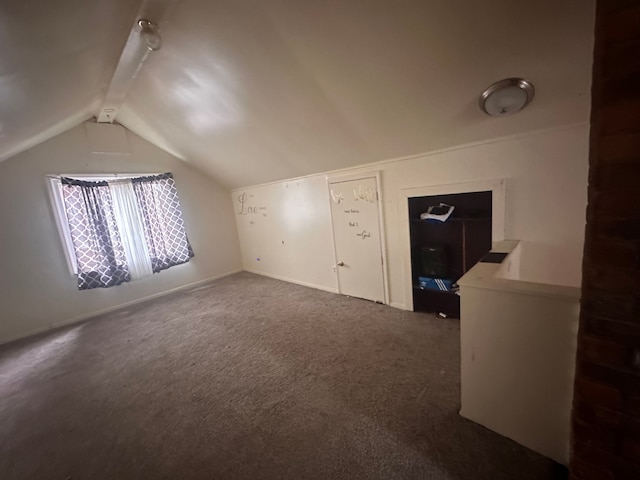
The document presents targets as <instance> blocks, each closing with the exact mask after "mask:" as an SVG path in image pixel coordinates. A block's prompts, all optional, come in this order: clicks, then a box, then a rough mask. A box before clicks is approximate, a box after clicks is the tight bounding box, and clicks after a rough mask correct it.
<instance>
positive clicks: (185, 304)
mask: <svg viewBox="0 0 640 480" xmlns="http://www.w3.org/2000/svg"><path fill="white" fill-rule="evenodd" d="M116 288H117V287H116ZM459 335H460V331H459V323H458V321H456V320H450V319H447V320H443V319H438V318H436V317H434V316H431V315H426V314H419V313H411V312H402V311H399V310H396V309H393V308H390V307H387V306H384V305H377V304H374V303H371V302H367V301H364V300H359V299H355V298H348V297H344V296H340V295H335V294H332V293H327V292H322V291H318V290H313V289H309V288H305V287H300V286H297V285H292V284H288V283H284V282H280V281H276V280H272V279H268V278H264V277H260V276H257V275H251V274H248V273H241V274H237V275H234V276H231V277H227V278H225V279H222V280H218V281H215V282H213V283H210V284H208V285H206V286H204V287H200V288H197V289H193V290H191V291H188V292H182V293H177V294H173V295H170V296H167V297H163V298H161V299H157V300H154V301H152V302H148V303H145V304H140V305H137V306H135V307H132V308H129V309H127V310H125V311H119V312H116V313H112V314H108V315H104V316H101V317H98V318H96V319H93V320H91V321H88V322H85V323H83V324H79V325H75V326H71V327H68V328H64V329H61V330H56V331H54V332H49V333H47V334H43V335H39V336H37V337H32V338H29V339H26V340H22V341H19V342H14V343H12V344H9V345H5V346H3V347H0V395H1V397H0V478H2V479H3V480H9V479H62V480H80V479H91V480H96V479H118V480H120V479H339V478H344V479H385V480H386V479H472V480H482V479H490V480H500V479H551V478H555V467H556V466H555V464H554V463H553V462H551V461H550V460H547V459H545V458H543V457H541V456H540V455H537V454H536V453H533V452H531V451H529V450H527V449H526V448H524V447H521V446H519V445H517V444H516V443H514V442H512V441H510V440H508V439H506V438H503V437H501V436H499V435H497V434H495V433H493V432H490V431H489V430H487V429H485V428H483V427H481V426H479V425H476V424H474V423H472V422H469V421H467V420H465V419H463V418H461V417H460V416H459V415H458V410H459V408H460V405H459V396H460V385H459V383H460V381H459V368H460V360H459V355H460V348H459Z"/></svg>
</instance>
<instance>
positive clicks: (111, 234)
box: [61, 177, 130, 290]
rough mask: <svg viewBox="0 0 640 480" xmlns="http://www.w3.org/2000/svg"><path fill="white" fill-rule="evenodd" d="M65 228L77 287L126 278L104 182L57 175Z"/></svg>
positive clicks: (109, 198)
mask: <svg viewBox="0 0 640 480" xmlns="http://www.w3.org/2000/svg"><path fill="white" fill-rule="evenodd" d="M61 183H62V194H63V199H64V204H65V210H66V213H67V220H68V222H69V230H70V233H71V239H72V241H73V247H74V250H75V253H76V257H77V261H78V289H80V290H88V289H91V288H98V287H113V286H114V285H120V284H121V283H123V282H128V281H129V280H130V276H129V269H128V268H127V261H126V258H125V253H124V249H123V247H122V241H121V239H120V233H119V231H118V227H117V225H116V222H115V219H114V215H113V201H112V198H111V192H110V189H109V185H108V184H107V182H88V181H81V180H74V179H71V178H64V177H63V178H61Z"/></svg>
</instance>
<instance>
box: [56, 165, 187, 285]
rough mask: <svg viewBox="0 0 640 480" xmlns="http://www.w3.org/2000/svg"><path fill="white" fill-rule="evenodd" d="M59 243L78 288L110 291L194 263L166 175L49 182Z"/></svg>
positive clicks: (170, 179) (74, 177)
mask: <svg viewBox="0 0 640 480" xmlns="http://www.w3.org/2000/svg"><path fill="white" fill-rule="evenodd" d="M50 186H51V194H52V202H53V206H54V211H55V212H56V217H57V223H58V227H59V230H60V237H61V240H62V243H63V245H64V246H65V254H66V257H67V260H68V263H69V267H70V269H71V271H72V272H73V273H74V274H76V275H77V279H78V288H79V289H80V290H87V289H92V288H98V287H112V286H115V285H120V284H121V283H123V282H128V281H130V280H135V279H137V278H142V277H145V276H148V275H151V274H152V273H157V272H160V271H162V270H165V269H167V268H170V267H172V266H175V265H179V264H181V263H186V262H188V261H189V260H190V259H191V257H193V250H192V249H191V245H190V244H189V240H188V239H187V235H186V232H185V228H184V222H183V220H182V213H181V211H180V202H179V199H178V192H177V190H176V187H175V182H174V180H173V176H172V175H171V173H163V174H160V175H148V176H135V177H131V176H115V175H114V176H109V177H107V176H102V177H99V178H97V177H89V176H79V175H72V176H64V175H63V176H60V177H51V178H50Z"/></svg>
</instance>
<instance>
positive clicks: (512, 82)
mask: <svg viewBox="0 0 640 480" xmlns="http://www.w3.org/2000/svg"><path fill="white" fill-rule="evenodd" d="M534 95H535V89H534V88H533V84H532V83H531V82H529V81H528V80H525V79H524V78H506V79H504V80H500V81H499V82H496V83H494V84H493V85H491V86H490V87H489V88H487V89H486V90H485V91H484V92H482V95H480V108H481V109H482V111H483V112H484V113H486V114H487V115H491V116H492V117H503V116H505V115H511V114H513V113H517V112H519V111H520V110H522V109H523V108H524V107H526V106H527V105H528V104H529V102H530V101H531V100H532V99H533V96H534Z"/></svg>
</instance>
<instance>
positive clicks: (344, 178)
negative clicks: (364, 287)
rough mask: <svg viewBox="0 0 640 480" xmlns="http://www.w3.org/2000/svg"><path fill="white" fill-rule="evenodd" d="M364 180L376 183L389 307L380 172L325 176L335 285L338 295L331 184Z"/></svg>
mask: <svg viewBox="0 0 640 480" xmlns="http://www.w3.org/2000/svg"><path fill="white" fill-rule="evenodd" d="M365 178H374V179H375V181H376V190H377V193H378V226H379V229H380V255H381V257H382V259H381V260H382V265H381V266H382V284H383V285H382V288H383V292H384V304H385V305H389V277H388V273H387V243H386V239H385V237H386V232H387V231H386V229H385V227H384V215H383V212H382V190H381V181H380V171H379V170H373V171H367V172H363V173H352V174H349V175H327V177H326V183H327V198H328V200H329V214H330V218H331V225H330V227H331V244H332V247H333V267H332V268H333V272H334V273H335V275H336V285H337V286H338V293H340V294H342V295H344V294H343V293H342V286H341V285H340V276H339V275H338V255H337V251H336V237H335V234H334V231H333V209H332V208H331V202H333V198H332V197H331V183H337V182H350V181H353V180H364V179H365Z"/></svg>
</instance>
